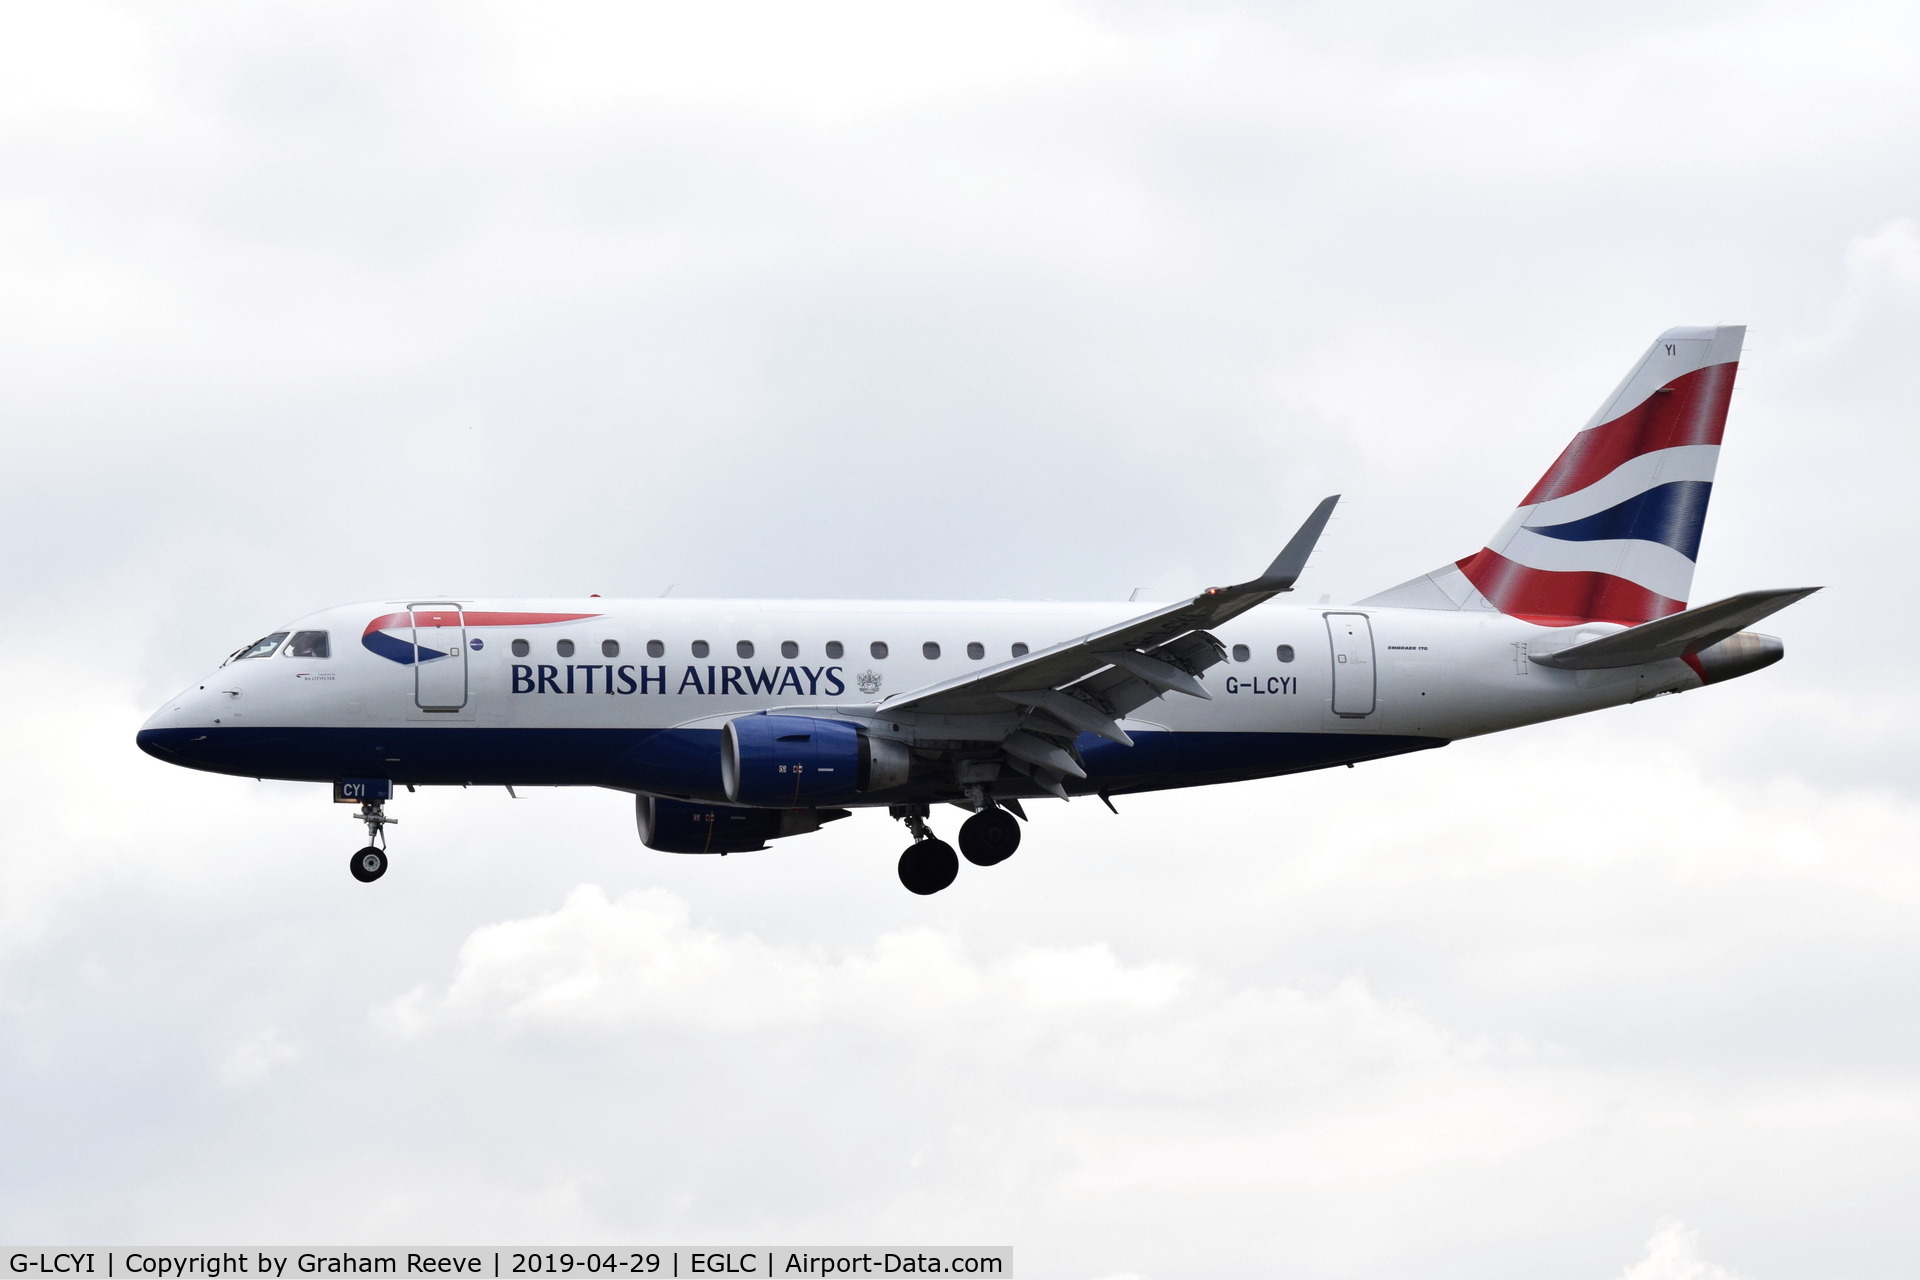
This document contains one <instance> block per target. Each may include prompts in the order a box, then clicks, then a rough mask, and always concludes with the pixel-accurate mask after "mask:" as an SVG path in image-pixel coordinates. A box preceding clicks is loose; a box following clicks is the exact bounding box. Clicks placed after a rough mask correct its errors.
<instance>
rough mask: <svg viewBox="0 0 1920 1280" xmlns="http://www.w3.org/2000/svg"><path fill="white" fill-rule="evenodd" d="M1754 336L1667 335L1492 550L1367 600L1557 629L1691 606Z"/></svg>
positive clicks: (1705, 330) (1703, 330)
mask: <svg viewBox="0 0 1920 1280" xmlns="http://www.w3.org/2000/svg"><path fill="white" fill-rule="evenodd" d="M1745 337H1746V328H1745V326H1743V325H1719V326H1717V327H1716V326H1707V327H1686V328H1679V329H1669V330H1667V331H1666V332H1665V333H1663V334H1661V335H1660V336H1659V338H1658V339H1656V340H1655V341H1654V344H1653V346H1651V347H1650V348H1648V350H1647V354H1646V355H1645V356H1643V357H1642V358H1641V359H1640V361H1639V363H1638V364H1636V365H1635V366H1634V367H1633V370H1632V371H1631V372H1630V373H1628V374H1627V376H1626V379H1625V380H1624V381H1622V382H1621V384H1620V386H1619V387H1618V388H1617V389H1615V391H1614V393H1613V394H1612V395H1611V396H1609V397H1607V399H1606V402H1605V403H1604V404H1602V405H1601V406H1600V409H1599V411H1598V412H1596V413H1595V414H1594V415H1593V417H1592V418H1591V419H1589V420H1588V422H1587V425H1586V427H1585V428H1584V429H1582V430H1581V432H1580V433H1579V434H1578V435H1576V436H1574V438H1573V442H1572V443H1571V444H1569V445H1568V446H1567V447H1566V448H1565V449H1564V450H1563V451H1562V452H1561V454H1560V457H1559V458H1558V459H1557V460H1556V461H1555V462H1554V464H1553V466H1551V467H1549V468H1548V469H1547V473H1546V474H1545V475H1544V476H1542V477H1540V480H1539V483H1537V484H1535V485H1534V486H1533V489H1532V490H1531V491H1530V492H1529V493H1528V494H1527V496H1526V497H1525V498H1524V499H1522V500H1521V503H1520V506H1519V508H1518V509H1517V510H1515V511H1514V513H1513V514H1512V515H1511V516H1510V517H1508V519H1507V522H1506V523H1505V524H1503V525H1501V526H1500V530H1499V532H1497V533H1495V534H1494V535H1493V537H1491V538H1489V539H1487V545H1486V546H1484V547H1482V548H1481V549H1480V550H1479V551H1477V552H1475V553H1474V554H1473V555H1470V556H1468V557H1467V558H1466V559H1464V560H1460V561H1457V562H1455V563H1453V564H1450V565H1446V566H1444V567H1443V568H1440V569H1437V570H1435V571H1434V572H1432V573H1429V574H1425V575H1423V576H1421V577H1418V578H1415V579H1414V580H1413V581H1411V582H1406V583H1402V584H1401V585H1400V586H1397V587H1394V588H1393V589H1392V590H1390V591H1383V592H1381V593H1380V594H1378V595H1375V596H1369V597H1368V598H1367V599H1365V600H1362V601H1360V603H1361V604H1367V605H1380V606H1385V607H1397V608H1413V609H1493V610H1498V611H1499V612H1501V613H1507V614H1512V615H1514V616H1515V617H1520V618H1525V619H1527V620H1529V621H1532V622H1539V623H1542V624H1545V625H1548V626H1567V625H1572V624H1574V623H1578V622H1591V621H1606V622H1618V623H1625V624H1629V625H1631V624H1635V623H1641V622H1649V621H1651V620H1653V619H1654V618H1663V617H1666V616H1667V615H1668V614H1673V613H1678V612H1680V611H1681V610H1682V609H1685V608H1686V607H1687V596H1688V593H1689V592H1690V591H1691V590H1692V587H1693V566H1694V561H1695V560H1696V559H1697V558H1698V556H1699V552H1700V533H1701V529H1702V527H1703V526H1704V525H1705V523H1706V518H1707V500H1708V498H1709V497H1711V496H1712V493H1713V473H1714V467H1715V464H1716V463H1718V461H1719V458H1720V436H1721V433H1722V431H1723V430H1724V429H1725V427H1726V422H1727V404H1728V401H1729V399H1730V398H1731V396H1732V394H1733V377H1734V373H1735V371H1736V370H1737V369H1738V368H1739V361H1740V344H1741V342H1742V341H1743V340H1744V338H1745Z"/></svg>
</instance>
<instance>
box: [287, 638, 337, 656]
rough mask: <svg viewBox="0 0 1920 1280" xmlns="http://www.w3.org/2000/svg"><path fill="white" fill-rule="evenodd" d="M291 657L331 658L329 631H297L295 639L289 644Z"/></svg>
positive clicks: (288, 649)
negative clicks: (328, 647) (328, 641)
mask: <svg viewBox="0 0 1920 1280" xmlns="http://www.w3.org/2000/svg"><path fill="white" fill-rule="evenodd" d="M287 656H288V657H289V658H330V657H332V656H333V654H332V653H331V652H329V651H328V649H327V633H326V632H324V631H296V632H294V633H293V640H292V642H291V643H289V644H288V645H287Z"/></svg>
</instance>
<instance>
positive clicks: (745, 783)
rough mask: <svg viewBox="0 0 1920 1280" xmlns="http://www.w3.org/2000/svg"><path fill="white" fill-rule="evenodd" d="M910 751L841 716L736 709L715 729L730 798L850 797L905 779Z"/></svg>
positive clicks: (793, 804) (786, 802)
mask: <svg viewBox="0 0 1920 1280" xmlns="http://www.w3.org/2000/svg"><path fill="white" fill-rule="evenodd" d="M911 761H912V756H911V754H910V753H909V752H908V750H907V748H906V745H905V744H904V743H899V742H893V741H890V740H888V739H885V738H875V737H873V736H872V735H870V734H867V733H864V732H862V731H861V730H860V728H859V727H858V726H856V725H852V724H849V723H847V722H846V721H844V720H823V719H820V718H818V717H816V716H768V715H758V716H741V717H740V718H739V719H737V720H729V721H728V722H727V723H726V725H725V726H724V727H722V729H721V730H720V780H721V784H722V785H723V787H724V788H725V790H726V793H727V799H729V800H731V801H733V802H734V803H735V804H748V805H776V806H781V807H786V808H798V807H801V806H803V805H810V804H821V803H831V802H833V801H836V800H850V799H852V798H853V797H854V796H856V795H858V794H860V793H862V792H868V791H886V790H889V789H891V788H893V787H898V786H901V785H903V784H904V783H905V782H906V781H907V773H908V768H909V765H910V764H911Z"/></svg>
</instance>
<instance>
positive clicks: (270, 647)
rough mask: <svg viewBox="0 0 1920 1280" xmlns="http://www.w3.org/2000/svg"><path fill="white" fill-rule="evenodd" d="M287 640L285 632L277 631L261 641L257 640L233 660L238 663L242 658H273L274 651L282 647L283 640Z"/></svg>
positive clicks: (263, 637)
mask: <svg viewBox="0 0 1920 1280" xmlns="http://www.w3.org/2000/svg"><path fill="white" fill-rule="evenodd" d="M286 638H287V633H286V632H284V631H276V632H274V633H273V634H272V635H270V636H262V637H261V638H260V639H258V640H255V641H254V642H253V643H252V644H250V645H248V646H247V647H246V648H244V649H242V650H241V651H240V652H238V653H236V654H234V655H233V659H232V660H233V661H234V662H238V661H240V659H242V658H266V657H270V656H272V654H273V651H274V650H275V649H278V648H279V647H280V642H281V641H282V640H285V639H286Z"/></svg>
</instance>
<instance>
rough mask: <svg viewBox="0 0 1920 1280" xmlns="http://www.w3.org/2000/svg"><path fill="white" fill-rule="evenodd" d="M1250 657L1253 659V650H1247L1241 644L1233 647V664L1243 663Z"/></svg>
mask: <svg viewBox="0 0 1920 1280" xmlns="http://www.w3.org/2000/svg"><path fill="white" fill-rule="evenodd" d="M1251 657H1253V650H1251V649H1249V648H1247V646H1245V645H1243V644H1237V645H1235V646H1233V660H1234V661H1235V662H1245V661H1247V660H1248V659H1249V658H1251Z"/></svg>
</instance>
